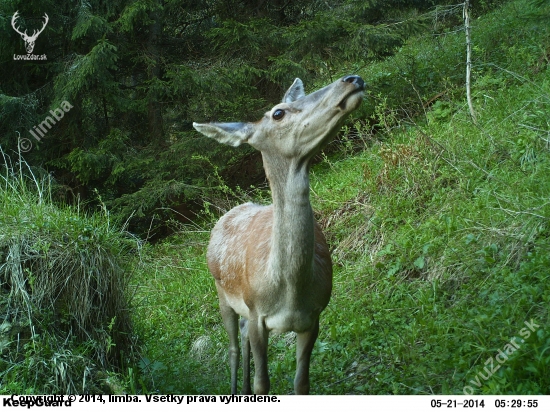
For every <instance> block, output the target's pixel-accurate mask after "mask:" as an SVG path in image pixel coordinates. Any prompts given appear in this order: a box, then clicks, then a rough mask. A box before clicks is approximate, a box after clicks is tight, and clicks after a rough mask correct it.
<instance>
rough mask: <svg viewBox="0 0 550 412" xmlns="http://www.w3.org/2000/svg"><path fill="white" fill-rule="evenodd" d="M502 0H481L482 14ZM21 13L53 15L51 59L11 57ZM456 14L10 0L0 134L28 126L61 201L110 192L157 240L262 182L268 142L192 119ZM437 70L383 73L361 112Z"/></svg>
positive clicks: (4, 28)
mask: <svg viewBox="0 0 550 412" xmlns="http://www.w3.org/2000/svg"><path fill="white" fill-rule="evenodd" d="M449 3H450V4H451V6H445V5H446V4H449ZM496 3H498V2H496V1H476V2H473V5H474V7H475V10H476V13H481V12H483V11H486V10H487V9H488V8H490V7H491V6H493V5H494V4H496ZM15 11H19V15H20V19H19V21H18V24H19V25H20V27H22V29H28V32H29V33H31V32H32V30H33V29H35V28H39V27H41V24H42V19H43V15H44V13H47V14H48V16H49V23H48V25H47V27H46V29H45V30H44V32H43V33H42V34H41V35H40V36H39V37H38V39H37V41H36V46H35V50H34V54H39V55H40V54H45V55H46V56H47V60H45V61H21V60H14V58H13V57H12V56H13V55H14V54H24V43H23V41H22V40H21V37H20V36H19V35H18V34H17V33H16V32H15V31H14V30H13V29H12V27H11V25H10V21H11V18H12V15H13V13H14V12H15ZM461 18H462V15H461V6H460V5H458V6H454V7H453V6H452V2H449V1H448V0H414V1H406V0H391V1H386V0H384V1H382V0H369V1H357V0H340V1H335V2H326V1H313V2H312V1H299V0H288V1H287V0H277V1H265V0H254V1H233V0H231V1H227V0H214V1H211V0H210V1H179V0H178V1H175V0H136V1H127V0H123V1H111V2H106V1H63V2H57V1H32V0H31V1H25V2H21V1H3V2H2V3H1V4H0V22H1V25H0V61H1V62H2V64H1V66H0V67H1V68H0V79H1V80H0V105H1V106H0V107H1V108H0V144H1V145H2V147H3V148H4V149H7V150H12V151H14V152H15V151H17V150H18V142H19V139H29V140H30V141H31V144H32V148H31V150H30V151H29V152H28V153H25V154H24V156H25V158H26V159H27V160H28V161H29V163H30V164H31V165H32V166H33V167H36V168H40V169H41V170H42V171H43V172H44V173H49V174H50V175H51V176H53V178H54V179H55V181H56V182H57V184H58V185H57V189H56V191H57V193H56V195H57V197H58V199H59V200H61V201H63V202H67V203H75V202H78V201H80V202H83V204H86V205H88V206H89V207H90V208H91V209H92V210H95V209H96V206H97V205H99V204H100V203H102V202H103V203H104V204H106V205H107V207H108V208H109V210H110V211H111V213H112V215H113V216H114V217H116V218H117V219H118V220H119V221H121V222H125V221H127V220H128V219H129V220H128V222H129V225H130V229H131V230H132V231H134V232H136V233H139V234H140V235H144V236H147V237H148V238H158V237H162V236H165V235H166V234H167V233H169V230H168V227H167V222H169V221H170V220H171V219H176V220H179V221H187V220H188V219H193V218H194V216H195V214H196V213H197V212H199V211H200V210H202V208H203V201H204V199H205V198H209V197H210V198H211V197H213V196H216V193H217V192H216V190H217V189H219V188H220V178H221V179H223V181H224V182H226V183H227V184H228V185H229V186H232V187H234V186H236V185H240V186H242V187H247V186H249V185H251V184H260V185H261V184H264V182H265V179H264V176H263V170H262V166H261V159H260V157H259V155H258V154H257V153H254V152H253V150H252V149H251V148H249V147H243V148H239V149H228V148H227V147H223V146H221V145H217V144H215V143H214V142H212V141H209V140H208V139H207V138H204V137H201V136H199V135H198V134H197V133H196V132H195V131H194V130H193V129H192V127H191V124H192V122H193V121H211V120H219V121H237V120H238V121H242V120H249V121H250V120H256V119H258V118H259V117H260V116H261V114H262V113H263V112H264V111H265V110H267V109H268V108H269V107H270V106H271V105H273V104H275V103H277V102H278V100H279V99H280V96H281V95H282V91H283V90H285V88H286V87H288V85H289V84H290V83H291V82H292V81H293V79H294V78H295V77H300V78H302V80H304V82H305V84H306V85H307V87H308V90H309V91H311V90H315V88H317V87H319V86H322V85H324V84H326V83H327V82H329V81H332V80H333V79H334V78H337V77H338V76H341V75H344V74H347V73H360V72H361V70H362V69H363V68H364V67H366V66H367V65H368V64H369V63H371V62H373V61H377V60H379V59H382V58H384V57H387V56H389V55H392V54H393V53H394V52H396V51H397V50H398V49H399V47H400V46H401V45H402V44H403V42H404V41H405V40H406V39H407V38H409V37H410V36H412V35H415V34H418V33H420V32H422V31H425V30H432V31H434V32H435V33H438V32H439V33H443V32H444V31H445V30H447V29H448V28H449V27H452V26H454V25H457V24H460V23H461ZM411 63H412V66H411V68H412V70H414V67H413V66H414V64H415V63H414V62H411ZM462 71H463V68H462V67H456V78H455V79H453V80H454V81H463V80H462V77H463V75H462ZM451 75H452V74H451ZM431 76H432V77H433V78H430V79H420V80H421V81H420V82H416V83H415V87H416V90H414V88H411V87H407V85H405V87H403V85H401V84H398V85H395V84H392V83H386V82H384V81H381V82H379V83H378V84H374V85H372V87H369V92H370V94H371V97H373V100H372V102H371V104H368V105H365V106H364V108H363V112H362V113H359V114H357V116H358V117H361V118H363V119H367V122H368V119H369V118H370V117H371V116H372V114H373V111H374V107H375V106H376V105H377V104H378V103H379V101H377V100H376V96H381V95H383V96H384V98H386V99H390V100H392V101H394V102H399V104H400V105H401V106H403V107H405V106H406V105H407V103H410V105H409V109H408V110H412V111H414V108H415V107H416V108H418V106H419V101H418V96H417V93H419V92H420V93H422V94H423V95H424V94H426V95H429V93H432V92H433V94H435V93H437V92H438V91H440V89H441V88H440V83H442V82H443V81H446V80H445V79H444V78H443V77H441V78H438V76H443V75H442V74H441V75H440V74H438V73H437V72H434V73H432V74H431ZM445 76H447V81H448V76H449V73H448V72H447V73H446V74H445ZM64 101H67V102H68V103H70V105H72V106H73V108H72V109H71V110H70V112H68V113H65V115H64V117H63V119H62V120H60V121H58V122H57V123H56V124H55V125H54V126H53V127H52V128H51V130H48V132H47V135H46V136H44V137H43V138H42V139H41V141H40V142H39V141H37V140H36V139H35V138H34V137H33V136H32V135H31V134H30V132H29V130H33V127H35V126H37V125H39V124H40V123H41V122H43V121H44V120H45V119H46V118H47V116H51V115H50V111H51V110H55V109H57V108H58V107H60V105H61V103H62V102H64ZM409 114H410V113H409ZM25 149H27V148H25ZM329 150H330V149H329Z"/></svg>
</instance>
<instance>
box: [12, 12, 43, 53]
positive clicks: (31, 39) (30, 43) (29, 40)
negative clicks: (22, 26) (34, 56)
mask: <svg viewBox="0 0 550 412" xmlns="http://www.w3.org/2000/svg"><path fill="white" fill-rule="evenodd" d="M18 14H19V11H16V12H15V13H14V15H13V17H12V18H11V26H12V27H13V29H14V30H15V31H16V32H17V33H19V34H20V35H21V38H22V39H23V41H24V42H25V48H26V49H27V54H31V53H32V51H33V50H34V43H35V42H36V39H37V38H38V35H39V34H40V33H42V32H43V31H44V29H45V28H46V25H47V24H48V21H49V20H50V18H49V17H48V15H47V14H46V13H44V24H43V25H42V28H41V29H40V30H34V31H33V33H32V36H29V35H28V34H27V30H25V32H23V33H22V32H21V31H20V30H19V29H18V28H17V26H16V25H15V22H16V21H17V19H18V18H19V16H18Z"/></svg>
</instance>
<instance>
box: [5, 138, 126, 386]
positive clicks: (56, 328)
mask: <svg viewBox="0 0 550 412" xmlns="http://www.w3.org/2000/svg"><path fill="white" fill-rule="evenodd" d="M0 154H1V155H2V157H3V160H4V166H3V167H1V168H0V172H1V176H0V314H1V316H2V318H1V319H0V354H1V357H0V383H2V386H3V387H4V389H3V390H2V391H3V392H4V393H10V392H27V393H76V392H96V391H105V390H106V389H105V388H99V387H98V386H97V385H98V382H100V381H101V379H100V378H101V377H105V376H106V375H105V374H104V373H103V374H102V373H100V371H102V370H116V369H118V370H120V368H121V367H123V366H124V365H125V363H126V362H127V361H128V359H129V357H130V356H131V355H132V352H133V350H134V349H133V342H132V335H131V330H132V327H131V322H130V313H129V297H130V296H129V279H130V276H129V272H128V271H127V270H126V266H125V263H124V260H123V259H124V256H125V255H126V254H127V253H128V252H129V251H130V250H132V248H135V242H133V241H132V240H131V239H130V238H128V236H126V234H124V233H123V232H121V231H118V230H117V229H115V228H113V227H111V226H110V224H109V218H108V215H107V214H106V213H105V214H96V215H93V216H85V215H83V214H82V213H81V212H80V211H79V208H78V207H76V208H70V207H57V206H55V205H54V204H53V201H52V197H53V193H55V190H54V189H53V185H52V181H51V178H49V176H47V175H46V176H43V177H37V175H36V174H35V173H33V171H32V170H31V169H30V168H29V167H28V165H27V164H26V163H24V161H23V160H22V159H19V162H18V163H17V166H14V165H13V164H12V163H11V161H10V159H9V158H8V157H7V156H6V155H5V154H4V153H3V152H2V151H1V149H0Z"/></svg>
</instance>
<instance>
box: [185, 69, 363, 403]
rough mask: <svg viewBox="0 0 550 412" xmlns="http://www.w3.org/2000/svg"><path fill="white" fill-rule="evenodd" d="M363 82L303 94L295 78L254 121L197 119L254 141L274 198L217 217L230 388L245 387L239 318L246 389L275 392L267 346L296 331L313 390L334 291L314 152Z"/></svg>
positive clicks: (229, 137) (209, 128)
mask: <svg viewBox="0 0 550 412" xmlns="http://www.w3.org/2000/svg"><path fill="white" fill-rule="evenodd" d="M364 89H365V83H364V81H363V79H361V77H359V76H346V77H343V78H341V79H339V80H337V81H336V82H334V83H332V84H330V85H328V86H326V87H324V88H322V89H320V90H318V91H316V92H314V93H312V94H309V95H307V96H306V95H305V93H304V86H303V83H302V81H301V80H300V79H296V80H295V81H294V83H293V84H292V86H290V88H289V89H288V91H287V92H286V94H285V95H284V97H283V101H282V103H280V104H278V105H277V106H275V107H274V108H273V109H271V111H269V112H267V113H266V114H265V115H264V117H263V118H262V119H261V120H260V121H258V122H255V123H207V124H199V123H193V126H194V127H195V129H197V130H198V131H199V132H201V133H203V134H204V135H206V136H208V137H211V138H213V139H216V140H217V141H218V142H220V143H226V144H229V145H231V146H238V145H240V144H241V143H244V142H246V143H248V144H250V145H251V146H252V147H254V148H256V149H258V150H260V151H261V153H262V158H263V164H264V169H265V172H266V175H267V178H268V180H269V183H270V187H271V193H272V197H273V204H272V205H270V206H259V205H256V204H253V203H246V204H243V205H240V206H237V207H235V208H234V209H232V210H230V211H229V212H228V213H226V214H225V215H224V216H223V217H222V218H221V219H220V220H219V221H218V223H217V224H216V226H215V227H214V229H213V230H212V233H211V238H210V244H209V245H208V252H207V261H208V268H209V269H210V272H211V273H212V275H213V276H214V278H215V281H216V289H217V290H218V298H219V301H220V310H221V315H222V318H223V323H224V326H225V329H226V330H227V333H228V334H229V362H230V366H231V392H232V393H233V394H235V393H237V369H238V366H239V342H238V330H239V315H240V316H242V317H243V318H244V319H242V320H241V322H240V329H241V341H242V353H243V363H244V364H243V370H244V379H243V390H242V392H243V393H251V387H250V349H251V348H252V355H253V357H254V365H255V375H254V392H255V393H257V394H266V393H268V392H269V386H270V383H269V375H268V370H267V344H268V335H269V332H270V331H273V332H277V333H283V332H289V331H294V332H296V334H297V342H296V358H297V365H296V376H295V379H294V391H295V393H296V394H308V393H309V362H310V358H311V352H312V350H313V345H314V344H315V340H316V339H317V335H318V334H319V315H320V313H321V311H322V310H323V309H324V308H325V307H326V306H327V304H328V302H329V300H330V294H331V290H332V261H331V258H330V252H329V250H328V247H327V243H326V241H325V237H324V236H323V233H322V232H321V229H320V227H319V225H318V224H317V222H315V219H314V217H313V210H312V208H311V204H310V201H309V168H310V163H311V159H312V157H313V156H314V155H315V154H316V153H317V152H318V151H319V150H320V149H321V148H322V147H323V146H324V145H325V144H326V143H327V142H328V141H329V140H331V139H332V138H333V137H334V136H335V135H336V133H337V132H338V130H339V129H340V127H341V125H342V123H343V121H344V119H345V117H346V116H347V115H348V114H349V113H351V112H352V111H353V110H355V109H356V108H357V107H359V105H360V104H361V101H362V98H363V91H364Z"/></svg>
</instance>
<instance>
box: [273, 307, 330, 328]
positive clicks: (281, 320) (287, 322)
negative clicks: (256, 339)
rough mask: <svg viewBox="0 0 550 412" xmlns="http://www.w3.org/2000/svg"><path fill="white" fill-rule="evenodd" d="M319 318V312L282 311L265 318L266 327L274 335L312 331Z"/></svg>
mask: <svg viewBox="0 0 550 412" xmlns="http://www.w3.org/2000/svg"><path fill="white" fill-rule="evenodd" d="M318 317H319V313H318V312H311V311H300V310H289V309H282V310H280V311H278V312H276V313H273V314H270V315H267V316H266V317H265V325H266V327H267V329H268V330H269V331H272V332H274V333H285V332H290V331H293V332H296V333H301V332H305V331H308V330H310V329H311V328H312V327H313V326H314V325H315V322H316V320H317V318H318Z"/></svg>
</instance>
